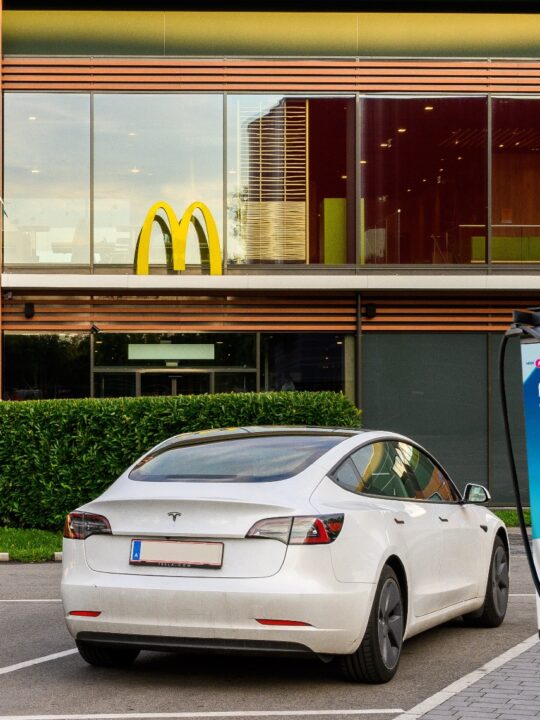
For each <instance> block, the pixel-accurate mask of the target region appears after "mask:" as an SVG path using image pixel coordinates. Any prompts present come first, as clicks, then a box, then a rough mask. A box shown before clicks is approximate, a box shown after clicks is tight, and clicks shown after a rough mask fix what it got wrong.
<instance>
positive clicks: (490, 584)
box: [463, 535, 510, 627]
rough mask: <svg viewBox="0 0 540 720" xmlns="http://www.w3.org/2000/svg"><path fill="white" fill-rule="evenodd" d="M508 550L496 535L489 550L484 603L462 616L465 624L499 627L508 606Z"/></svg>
mask: <svg viewBox="0 0 540 720" xmlns="http://www.w3.org/2000/svg"><path fill="white" fill-rule="evenodd" d="M508 569H509V568H508V550H507V549H506V546H505V544H504V543H503V541H502V540H501V538H500V537H499V536H498V535H497V537H496V538H495V542H494V543H493V550H492V552H491V562H490V564H489V575H488V581H487V587H486V594H485V596H484V604H483V605H482V607H481V608H480V610H477V611H476V612H472V613H468V614H467V615H464V616H463V620H464V622H465V624H466V625H470V626H472V627H499V625H500V624H501V623H502V621H503V620H504V616H505V615H506V608H507V606H508V590H509V586H510V583H509V577H508Z"/></svg>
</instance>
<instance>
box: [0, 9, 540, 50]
mask: <svg viewBox="0 0 540 720" xmlns="http://www.w3.org/2000/svg"><path fill="white" fill-rule="evenodd" d="M2 17H3V51H4V54H6V55H53V56H54V55H161V56H166V55H200V56H219V55H233V56H234V55H251V56H257V55H258V56H268V55H270V56H271V55H282V56H283V55H286V56H316V57H337V56H341V57H343V56H356V55H361V56H393V57H396V56H397V57H411V58H412V57H426V56H431V57H437V56H440V57H471V58H473V57H491V56H493V57H520V58H523V57H536V56H537V54H538V38H539V37H540V15H536V14H517V13H516V14H511V13H505V14H500V15H499V14H497V13H474V14H467V13H367V12H366V13H353V12H351V13H337V12H327V13H317V12H313V13H301V12H213V11H212V12H165V11H156V12H132V11H126V12H122V11H111V12H107V11H77V10H66V11H62V10H56V11H28V10H6V11H4V12H3V15H2Z"/></svg>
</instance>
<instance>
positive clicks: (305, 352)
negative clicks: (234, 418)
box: [261, 333, 354, 392]
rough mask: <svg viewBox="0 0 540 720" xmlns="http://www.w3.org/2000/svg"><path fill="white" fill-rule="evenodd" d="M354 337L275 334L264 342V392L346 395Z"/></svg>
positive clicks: (350, 378) (352, 364) (352, 358)
mask: <svg viewBox="0 0 540 720" xmlns="http://www.w3.org/2000/svg"><path fill="white" fill-rule="evenodd" d="M349 340H352V337H350V336H344V335H333V334H330V333H320V334H319V333H273V334H271V335H270V334H264V335H262V338H261V355H262V359H261V363H262V368H261V372H262V375H263V382H262V383H261V387H262V388H263V389H264V390H333V391H335V392H343V391H345V392H347V389H348V387H349V385H350V383H351V382H353V378H352V376H353V373H354V357H353V355H352V352H351V351H354V348H352V347H349V346H350V342H349Z"/></svg>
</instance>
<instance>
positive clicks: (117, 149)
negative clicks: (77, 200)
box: [94, 94, 223, 268]
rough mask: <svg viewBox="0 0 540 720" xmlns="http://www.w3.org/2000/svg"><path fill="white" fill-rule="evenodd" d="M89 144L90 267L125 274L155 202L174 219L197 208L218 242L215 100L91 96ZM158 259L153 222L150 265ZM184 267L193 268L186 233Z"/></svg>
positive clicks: (159, 242) (219, 127)
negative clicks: (201, 206) (115, 268)
mask: <svg viewBox="0 0 540 720" xmlns="http://www.w3.org/2000/svg"><path fill="white" fill-rule="evenodd" d="M94 143H95V150H94V155H95V169H94V176H95V188H94V190H95V223H94V261H95V262H96V263H99V264H109V265H111V264H112V265H128V266H129V267H130V268H131V267H132V266H133V261H134V254H135V247H136V242H137V237H138V234H139V231H140V229H141V226H142V223H143V221H144V218H145V215H146V213H147V212H148V210H149V209H150V207H151V206H152V205H153V204H154V203H156V202H157V201H159V200H162V201H165V202H168V203H170V204H171V205H172V207H173V209H174V211H175V213H176V215H177V216H178V218H181V217H182V214H183V213H184V210H185V209H186V208H187V207H188V206H189V205H190V204H191V203H193V202H195V201H200V202H203V203H205V204H206V205H207V206H208V207H209V208H210V210H211V212H212V214H213V216H214V219H215V221H216V223H217V227H218V232H219V235H220V239H221V238H222V236H223V228H222V224H223V223H222V212H223V211H222V206H223V201H222V196H223V176H222V173H223V169H222V168H223V99H222V96H221V95H196V94H166V95H158V94H152V95H143V94H122V95H118V94H116V95H100V94H97V95H96V96H95V100H94ZM165 261H166V256H165V245H164V241H163V233H162V231H161V230H160V228H159V227H158V226H157V225H156V224H155V225H154V229H153V232H152V242H151V245H150V262H151V263H154V264H164V263H165ZM187 262H188V263H199V262H200V253H199V247H198V242H197V236H196V233H195V231H194V229H193V227H191V228H190V234H189V238H188V245H187Z"/></svg>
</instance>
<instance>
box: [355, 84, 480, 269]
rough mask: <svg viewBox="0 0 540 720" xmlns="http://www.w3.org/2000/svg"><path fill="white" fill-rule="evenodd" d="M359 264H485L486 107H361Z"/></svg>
mask: <svg viewBox="0 0 540 720" xmlns="http://www.w3.org/2000/svg"><path fill="white" fill-rule="evenodd" d="M361 125H362V141H361V155H362V157H361V160H360V162H361V187H362V197H361V200H360V206H361V218H360V236H361V237H360V262H361V263H362V264H454V263H458V264H459V263H461V264H468V265H469V264H471V263H483V262H485V247H486V213H487V156H486V154H487V153H486V150H487V146H486V138H487V130H486V128H487V100H486V98H480V97H468V98H462V97H461V98H459V97H454V98H449V97H444V98H440V97H431V98H388V99H386V98H384V99H381V98H365V99H364V100H363V101H362V114H361Z"/></svg>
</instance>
